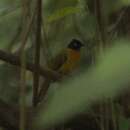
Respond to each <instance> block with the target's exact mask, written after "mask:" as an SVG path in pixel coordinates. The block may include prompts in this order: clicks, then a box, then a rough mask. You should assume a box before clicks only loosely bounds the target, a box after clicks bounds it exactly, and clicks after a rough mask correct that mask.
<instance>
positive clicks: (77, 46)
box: [68, 39, 84, 51]
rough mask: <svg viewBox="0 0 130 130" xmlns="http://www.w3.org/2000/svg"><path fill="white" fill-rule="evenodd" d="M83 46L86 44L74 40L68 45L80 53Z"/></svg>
mask: <svg viewBox="0 0 130 130" xmlns="http://www.w3.org/2000/svg"><path fill="white" fill-rule="evenodd" d="M83 46H84V44H83V43H82V42H81V41H79V40H77V39H72V40H71V42H70V43H69V45H68V48H70V49H73V50H77V51H79V50H80V49H81V47H83Z"/></svg>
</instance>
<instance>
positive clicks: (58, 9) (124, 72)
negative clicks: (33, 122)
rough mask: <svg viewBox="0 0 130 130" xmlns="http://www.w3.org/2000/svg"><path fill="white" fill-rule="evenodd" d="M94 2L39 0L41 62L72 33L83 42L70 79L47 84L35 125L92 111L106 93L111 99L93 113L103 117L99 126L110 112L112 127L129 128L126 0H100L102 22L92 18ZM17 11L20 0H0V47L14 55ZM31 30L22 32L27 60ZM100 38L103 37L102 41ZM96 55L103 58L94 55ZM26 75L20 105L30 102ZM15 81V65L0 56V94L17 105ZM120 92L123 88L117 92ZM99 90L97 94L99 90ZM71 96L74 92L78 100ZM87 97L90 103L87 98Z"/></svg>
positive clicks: (18, 37)
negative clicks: (83, 110)
mask: <svg viewBox="0 0 130 130" xmlns="http://www.w3.org/2000/svg"><path fill="white" fill-rule="evenodd" d="M29 2H30V10H29V14H28V17H29V19H31V16H32V14H33V12H34V7H35V4H36V1H34V0H30V1H29ZM95 3H96V1H94V0H62V1H61V0H44V1H43V3H42V4H43V5H42V18H43V19H42V27H41V28H42V45H41V59H40V62H41V65H42V66H46V62H47V61H48V60H50V59H51V58H53V57H55V55H56V54H58V53H59V52H60V51H61V50H62V49H64V48H65V47H66V46H67V44H68V43H69V42H70V40H71V39H72V38H77V39H80V40H81V41H82V42H84V44H85V47H84V49H83V50H82V54H81V55H82V56H81V57H82V58H81V62H80V68H79V70H78V72H76V73H74V74H72V77H73V76H74V78H72V77H71V76H70V77H69V78H65V79H64V80H63V81H62V82H60V83H54V84H52V85H51V86H52V87H51V88H50V89H49V92H48V96H47V97H48V98H47V99H48V100H47V101H48V102H49V103H50V104H49V105H48V104H47V106H46V107H45V110H44V108H43V106H42V107H41V108H43V110H41V111H40V115H41V116H38V119H37V118H36V119H37V120H38V121H39V120H40V121H39V122H37V124H38V125H39V126H41V124H42V126H43V127H45V126H46V127H48V126H49V125H55V124H60V123H61V119H62V118H63V117H65V116H66V119H62V120H65V121H66V120H67V119H68V118H72V117H73V116H74V115H75V114H76V115H77V114H79V113H80V111H81V110H82V109H83V108H84V107H85V108H86V111H87V113H88V115H91V114H92V113H94V114H95V109H93V105H94V108H95V107H96V108H97V111H99V106H100V104H101V106H102V102H103V103H104V102H105V103H106V102H107V99H106V100H105V101H104V100H103V99H104V95H108V98H110V99H111V98H112V103H110V102H109V101H108V106H106V107H105V108H104V107H103V112H100V113H98V112H96V114H97V113H98V116H101V117H102V116H103V118H101V119H98V120H99V123H98V124H99V125H100V127H101V128H102V126H103V127H104V129H110V128H105V127H106V126H105V125H104V123H102V120H105V119H104V118H106V117H105V116H107V115H108V114H110V116H111V117H110V119H106V120H107V121H108V120H112V122H114V121H113V120H116V118H117V117H116V116H117V115H118V118H119V122H118V123H113V125H115V124H116V127H117V126H118V127H119V128H120V129H122V130H128V129H129V116H128V115H129V111H130V109H129V97H130V96H129V93H128V94H125V93H126V91H125V89H126V88H127V87H128V86H129V83H128V81H129V71H130V70H129V65H130V63H129V61H130V59H129V52H130V49H129V48H130V46H129V35H130V33H129V32H130V31H129V29H130V18H129V15H130V8H129V4H130V2H129V0H115V1H113V0H109V1H108V0H101V5H102V8H101V20H102V21H100V20H99V19H98V16H97V15H96V13H95V9H96V7H95V6H96V4H95ZM96 11H97V10H96ZM21 12H22V2H21V1H20V0H14V1H12V0H1V1H0V42H1V44H0V49H2V50H4V51H5V52H11V53H14V54H17V52H18V51H19V49H20V44H21V42H22V37H21V28H22V27H24V26H26V25H24V22H23V21H22V19H23V16H22V13H21ZM100 22H101V23H100ZM33 29H35V27H34V28H33V27H32V33H31V34H30V35H29V37H28V41H27V46H26V50H25V53H26V57H27V59H28V60H29V61H32V60H34V57H33V52H34V49H35V48H34V39H35V35H34V33H33ZM103 39H105V42H104V40H103ZM104 44H107V45H106V46H107V47H106V50H107V52H106V53H104V51H103V50H105V48H104ZM114 45H116V46H114ZM113 46H114V47H113ZM108 48H113V49H112V50H111V49H108ZM102 56H103V57H104V58H103V59H102V58H101V59H100V57H102ZM26 77H27V78H26V86H27V88H26V102H27V103H26V104H27V106H31V104H32V101H31V100H32V80H33V79H32V74H30V73H29V72H27V76H26ZM42 80H43V79H41V81H42ZM66 82H67V83H66ZM19 84H20V72H19V69H18V68H17V67H16V66H12V65H10V64H8V63H5V62H3V61H1V62H0V93H1V94H0V98H1V99H3V100H4V101H6V102H8V103H11V104H17V103H18V102H19V90H20V88H19ZM100 84H101V86H100ZM127 84H128V85H127ZM76 85H77V86H80V85H81V88H80V87H79V88H75V87H76ZM53 86H54V87H53ZM59 86H60V87H61V89H60V87H59ZM86 86H91V87H92V90H89V88H88V87H86ZM98 87H99V88H100V89H99V93H98V91H97V88H98ZM120 88H121V89H120ZM128 90H129V89H128ZM109 91H110V92H109ZM121 91H123V92H122V93H121ZM84 92H85V93H84ZM100 92H101V93H102V94H101V95H100ZM128 92H129V91H128ZM83 93H84V95H83ZM75 94H76V95H75ZM89 94H90V95H89ZM68 95H69V97H68ZM82 95H83V96H82ZM97 95H98V96H97ZM113 95H114V96H113ZM122 95H123V96H122ZM126 95H128V96H126ZM89 96H90V97H89ZM111 96H112V97H111ZM73 97H76V98H78V97H79V99H76V98H73ZM68 98H70V99H71V100H70V99H68ZM91 98H92V99H93V100H94V102H93V101H91ZM98 98H99V99H100V101H99V99H98ZM120 98H121V99H120ZM59 99H60V100H59ZM115 100H116V102H115ZM68 101H70V102H68ZM100 102H101V103H100ZM73 103H74V104H73ZM95 104H96V105H95ZM97 104H98V105H97ZM106 104H107V103H106ZM113 104H114V110H113V109H112V110H111V109H110V108H109V105H110V106H113ZM117 104H118V105H117ZM72 105H74V107H75V108H73V106H72ZM90 106H92V107H90ZM103 106H104V105H103ZM116 106H118V107H116ZM58 107H59V108H60V110H61V113H60V110H59V109H58ZM72 108H73V109H75V111H73V110H72ZM88 109H91V111H92V112H89V110H88ZM107 109H108V111H109V112H108V113H107V112H106V113H105V114H104V111H105V110H106V111H107ZM111 111H112V112H111ZM113 113H114V114H113ZM51 114H52V115H51ZM115 115H116V116H115ZM77 118H78V117H77ZM94 120H95V118H94ZM107 121H106V122H107ZM43 122H44V123H43ZM51 122H52V124H51ZM63 122H64V121H63ZM43 124H44V125H43ZM88 124H89V123H88ZM91 127H92V126H91V125H90V126H89V127H88V128H89V129H92V128H91ZM88 128H86V129H88ZM71 129H73V128H71ZM96 129H98V128H96ZM113 129H117V128H113Z"/></svg>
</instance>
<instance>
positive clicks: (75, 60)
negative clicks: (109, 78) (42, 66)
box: [38, 39, 84, 101]
mask: <svg viewBox="0 0 130 130" xmlns="http://www.w3.org/2000/svg"><path fill="white" fill-rule="evenodd" d="M83 46H84V44H83V43H82V42H81V41H80V40H77V39H72V40H71V42H70V43H69V44H68V46H67V47H66V49H65V50H63V51H62V52H61V53H60V54H58V55H57V56H56V57H55V58H54V59H52V60H51V62H50V63H49V65H48V66H49V68H50V69H52V70H54V71H57V72H58V73H60V74H61V75H68V74H70V73H71V72H73V71H74V70H75V69H76V68H77V67H78V65H79V62H80V55H81V48H82V47H83ZM50 83H51V80H50V79H45V81H44V83H43V85H42V87H41V90H40V91H39V97H38V98H39V101H41V99H43V97H44V96H45V94H46V91H47V90H48V88H49V85H50Z"/></svg>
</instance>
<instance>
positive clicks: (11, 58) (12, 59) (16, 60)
mask: <svg viewBox="0 0 130 130" xmlns="http://www.w3.org/2000/svg"><path fill="white" fill-rule="evenodd" d="M0 60H3V61H5V62H8V63H10V64H12V65H16V66H20V67H21V63H20V62H21V61H20V57H19V56H16V55H14V54H11V53H8V52H4V51H3V50H0ZM26 69H27V70H29V71H31V72H34V70H35V69H36V68H35V66H34V64H32V63H31V62H29V61H26ZM39 70H40V75H41V76H43V77H46V78H47V77H48V78H51V79H53V80H58V79H59V78H60V74H58V73H57V72H55V71H52V70H50V69H47V68H42V67H41V66H40V67H39Z"/></svg>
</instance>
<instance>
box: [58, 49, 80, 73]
mask: <svg viewBox="0 0 130 130" xmlns="http://www.w3.org/2000/svg"><path fill="white" fill-rule="evenodd" d="M79 60H80V52H79V51H75V50H72V49H68V50H67V60H66V62H65V63H64V64H63V65H62V66H61V68H60V70H59V71H60V72H61V73H63V74H67V73H70V72H72V71H73V70H75V69H76V67H77V66H78V64H79Z"/></svg>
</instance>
